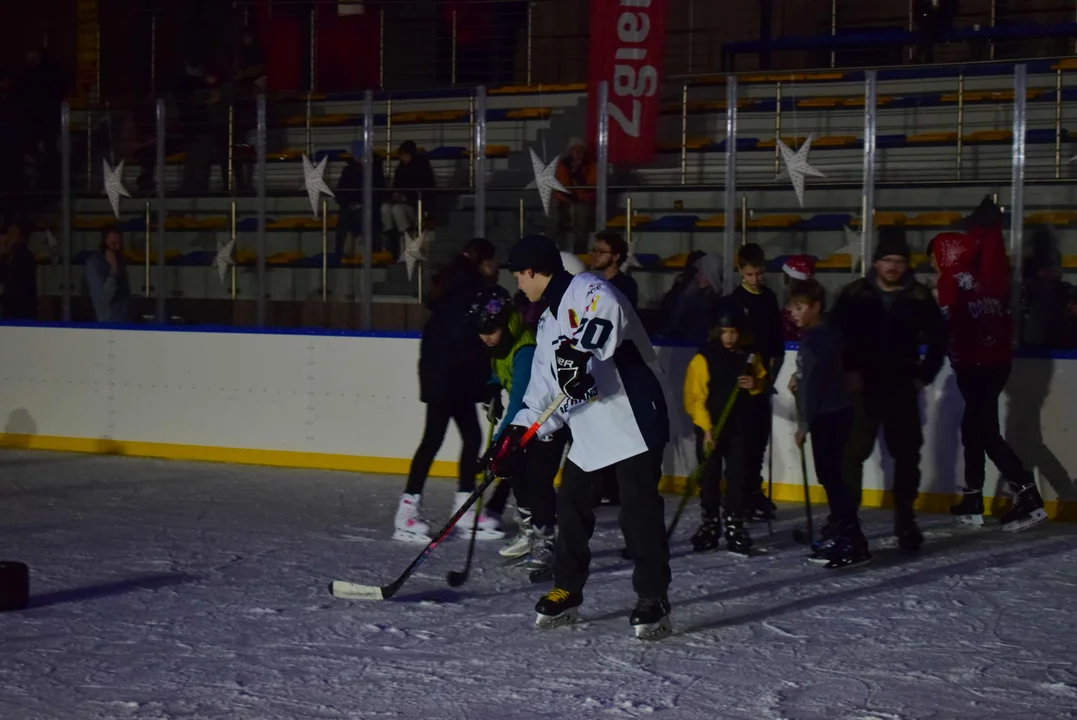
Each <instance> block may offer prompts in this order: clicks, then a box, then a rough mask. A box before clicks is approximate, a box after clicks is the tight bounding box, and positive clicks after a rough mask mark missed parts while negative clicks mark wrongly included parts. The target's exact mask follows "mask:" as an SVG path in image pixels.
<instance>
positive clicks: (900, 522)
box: [894, 513, 924, 553]
mask: <svg viewBox="0 0 1077 720" xmlns="http://www.w3.org/2000/svg"><path fill="white" fill-rule="evenodd" d="M894 537H896V538H897V543H898V547H899V548H901V550H902V552H907V553H915V552H919V551H920V547H921V546H922V545H923V544H924V534H923V533H922V532H920V526H919V525H917V524H916V518H914V517H913V516H912V513H909V514H908V515H907V516H904V515H902V514H900V513H899V514H898V515H897V517H896V519H895V520H894Z"/></svg>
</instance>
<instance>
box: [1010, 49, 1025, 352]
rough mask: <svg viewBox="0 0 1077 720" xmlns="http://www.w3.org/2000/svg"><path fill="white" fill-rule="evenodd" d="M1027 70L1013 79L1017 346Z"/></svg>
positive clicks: (1013, 295) (1012, 247)
mask: <svg viewBox="0 0 1077 720" xmlns="http://www.w3.org/2000/svg"><path fill="white" fill-rule="evenodd" d="M1027 110H1028V66H1026V65H1018V66H1017V67H1016V68H1014V75H1013V153H1012V156H1013V174H1012V178H1011V184H1012V186H1013V187H1012V188H1011V190H1010V263H1012V265H1013V283H1012V287H1013V288H1014V290H1013V291H1012V292H1011V293H1010V297H1011V303H1012V307H1011V312H1012V315H1013V326H1014V332H1013V337H1014V342H1015V343H1017V344H1018V345H1020V342H1021V340H1020V338H1021V331H1022V326H1023V325H1024V323H1023V322H1022V321H1023V318H1022V316H1021V312H1022V308H1021V296H1022V292H1021V287H1022V280H1023V271H1024V246H1025V237H1024V232H1025V133H1026V131H1027V129H1028V122H1027V114H1026V113H1027Z"/></svg>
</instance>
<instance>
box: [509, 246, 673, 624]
mask: <svg viewBox="0 0 1077 720" xmlns="http://www.w3.org/2000/svg"><path fill="white" fill-rule="evenodd" d="M509 269H510V270H512V272H513V273H514V274H515V275H516V279H517V282H518V283H519V285H520V290H521V291H523V293H524V294H525V295H527V298H528V299H529V300H531V301H532V302H536V301H538V300H540V299H541V300H543V301H544V302H545V303H546V304H547V306H548V308H547V310H546V311H545V312H544V313H543V314H542V317H541V318H540V319H539V323H538V335H537V346H536V349H535V358H534V362H533V366H532V370H531V382H530V383H529V384H528V387H527V393H526V394H525V396H524V408H523V409H522V410H521V411H520V412H519V413H518V414H517V415H516V417H515V418H514V420H513V425H512V428H511V429H507V430H506V432H504V433H503V434H502V436H501V438H500V439H499V441H498V444H497V445H496V446H495V447H494V448H493V449H492V450H491V454H490V469H491V471H492V472H493V473H494V474H495V475H498V476H505V475H508V476H511V475H512V474H513V473H514V472H516V470H517V469H518V468H519V465H520V460H521V452H519V450H520V446H519V440H520V437H521V436H522V435H523V433H524V431H525V430H526V428H527V427H528V426H529V425H530V424H531V423H532V422H534V421H535V420H536V419H537V418H538V416H539V414H540V412H541V411H542V409H543V408H545V407H546V406H547V405H548V404H549V403H550V401H552V400H553V399H554V398H555V397H556V396H557V395H558V394H560V393H562V392H563V393H564V394H565V396H566V399H565V401H564V402H563V403H562V405H561V407H560V408H558V411H557V412H556V413H555V414H554V415H553V417H551V418H550V420H548V421H547V422H546V424H545V425H544V426H543V427H542V428H541V429H540V430H539V435H540V436H545V435H547V434H549V433H551V432H554V431H555V430H557V428H559V427H561V426H562V425H563V424H565V423H567V424H568V426H569V428H570V429H571V431H572V438H573V443H572V449H571V450H570V451H569V454H568V461H567V463H566V464H565V471H564V477H563V480H562V482H561V488H560V491H559V492H558V501H557V513H558V522H559V524H560V530H559V533H558V538H557V546H556V558H555V560H554V589H553V590H551V591H550V592H548V593H546V594H545V595H544V596H543V597H542V598H541V599H540V600H539V601H538V604H537V605H536V606H535V609H536V611H537V612H538V620H537V623H538V624H539V625H540V626H543V627H546V626H550V625H558V624H562V623H566V622H572V621H574V620H576V619H577V618H578V617H579V613H578V607H579V605H580V604H581V603H582V602H583V586H584V584H585V583H586V581H587V574H588V569H589V566H590V563H591V552H590V549H589V547H588V543H589V541H590V539H591V535H592V534H593V533H594V529H595V516H594V511H593V509H592V507H591V491H592V487H593V485H594V482H595V481H596V480H598V479H599V478H600V477H601V473H600V472H599V471H601V470H604V469H605V468H610V467H612V468H613V472H615V473H616V476H617V482H618V485H619V486H620V490H621V517H620V520H621V530H622V531H623V532H624V536H625V542H626V544H627V546H628V551H629V553H630V554H631V556H632V558H633V559H634V560H635V563H636V567H635V571H634V572H633V575H632V585H633V588H634V589H635V591H636V594H637V595H638V596H639V598H638V601H637V603H636V607H635V609H634V610H633V611H632V615H631V617H630V622H631V624H632V625H633V626H634V627H635V630H636V635H637V636H639V637H654V636H656V635H662V634H665V633H667V632H668V631H669V629H670V624H669V600H668V598H667V596H666V589H667V588H668V586H669V581H670V571H669V545H668V543H667V542H666V528H665V513H664V502H663V500H662V496H661V495H660V494H659V493H658V482H659V480H660V479H661V477H662V452H663V450H664V449H665V446H666V443H667V442H668V441H669V415H668V412H667V406H666V395H665V392H664V388H663V384H662V379H661V378H662V369H661V366H660V365H659V363H658V356H657V355H656V353H655V351H654V347H653V346H652V345H651V342H650V339H649V338H648V337H647V333H646V332H645V331H644V329H643V325H642V323H640V321H639V318H638V317H637V316H636V313H635V311H634V310H633V309H632V307H631V305H629V303H628V301H627V300H626V299H625V298H624V296H623V295H621V293H620V292H618V291H617V290H616V289H615V288H614V287H613V286H612V285H610V284H609V283H608V282H606V281H605V280H604V279H602V278H599V277H597V276H595V275H590V274H581V275H577V276H575V277H573V276H572V275H570V274H569V273H567V272H566V271H565V270H564V268H563V266H562V262H561V256H560V254H559V253H558V250H557V246H556V245H554V243H553V241H552V240H550V239H549V238H546V237H544V236H541V235H531V236H528V237H525V238H523V239H521V240H520V241H519V242H518V243H517V244H516V246H515V247H514V248H513V249H512V253H511V254H510V256H509Z"/></svg>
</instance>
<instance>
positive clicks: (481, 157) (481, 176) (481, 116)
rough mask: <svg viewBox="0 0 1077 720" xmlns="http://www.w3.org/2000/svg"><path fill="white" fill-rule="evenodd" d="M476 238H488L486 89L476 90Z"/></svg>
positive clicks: (474, 158)
mask: <svg viewBox="0 0 1077 720" xmlns="http://www.w3.org/2000/svg"><path fill="white" fill-rule="evenodd" d="M472 162H473V163H474V165H475V237H477V238H481V237H486V88H485V87H484V86H482V85H479V87H478V88H476V89H475V152H474V154H473V155H472Z"/></svg>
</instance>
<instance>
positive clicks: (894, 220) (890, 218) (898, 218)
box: [849, 210, 906, 228]
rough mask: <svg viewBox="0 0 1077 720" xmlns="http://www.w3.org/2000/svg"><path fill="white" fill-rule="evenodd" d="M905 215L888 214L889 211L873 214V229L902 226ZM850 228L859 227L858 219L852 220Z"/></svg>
mask: <svg viewBox="0 0 1077 720" xmlns="http://www.w3.org/2000/svg"><path fill="white" fill-rule="evenodd" d="M905 220H906V217H905V213H902V212H890V211H886V210H884V211H876V213H875V227H885V226H887V225H904V224H905ZM849 226H850V227H854V228H858V227H860V218H858V217H855V218H853V220H852V222H850V223H849Z"/></svg>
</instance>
